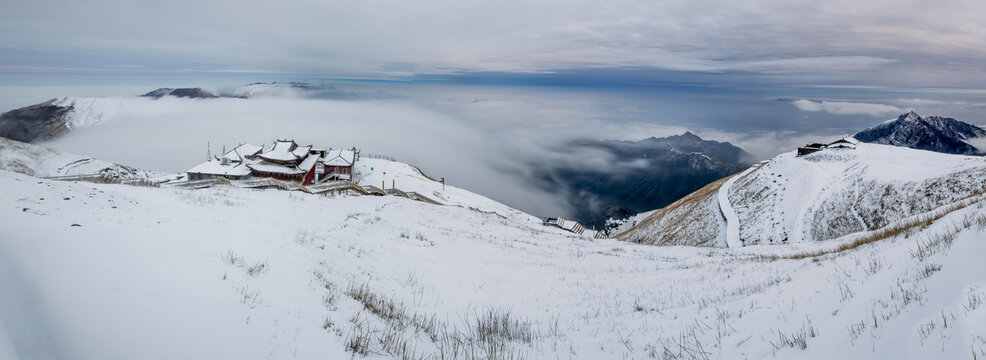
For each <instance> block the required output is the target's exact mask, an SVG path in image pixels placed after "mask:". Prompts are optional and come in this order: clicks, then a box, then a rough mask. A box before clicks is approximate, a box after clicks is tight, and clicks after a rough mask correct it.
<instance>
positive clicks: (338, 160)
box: [188, 140, 359, 185]
mask: <svg viewBox="0 0 986 360" xmlns="http://www.w3.org/2000/svg"><path fill="white" fill-rule="evenodd" d="M358 159H359V150H357V149H356V148H352V149H349V150H346V149H322V148H315V147H313V146H311V145H308V146H300V145H298V144H297V143H295V142H294V140H277V141H275V142H274V143H273V144H272V145H271V146H270V147H269V148H267V150H266V151H264V147H263V146H257V145H252V144H240V145H239V146H237V147H236V148H234V149H233V150H230V151H228V152H226V153H224V154H223V155H222V156H218V157H216V158H214V159H210V160H209V161H206V162H204V163H201V164H199V165H197V166H195V167H193V168H191V169H189V170H188V180H189V181H195V180H205V179H209V178H214V177H223V178H227V179H230V180H242V179H245V178H247V177H251V176H253V177H269V178H275V179H279V180H288V181H298V182H300V183H302V184H303V185H311V184H315V183H319V182H323V181H327V180H352V177H353V167H354V165H355V164H356V160H358Z"/></svg>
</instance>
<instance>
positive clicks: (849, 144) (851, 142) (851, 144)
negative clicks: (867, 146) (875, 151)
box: [798, 136, 859, 156]
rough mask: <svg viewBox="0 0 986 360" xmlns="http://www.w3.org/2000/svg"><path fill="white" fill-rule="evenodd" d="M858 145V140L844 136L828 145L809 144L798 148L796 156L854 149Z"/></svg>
mask: <svg viewBox="0 0 986 360" xmlns="http://www.w3.org/2000/svg"><path fill="white" fill-rule="evenodd" d="M858 144H859V140H856V139H854V138H852V137H851V136H846V137H843V138H841V139H839V140H836V141H833V142H830V143H828V144H822V143H811V144H808V145H805V146H799V147H798V156H805V155H808V154H811V153H814V152H818V151H821V150H823V149H855V148H856V145H858Z"/></svg>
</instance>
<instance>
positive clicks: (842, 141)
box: [829, 136, 859, 145]
mask: <svg viewBox="0 0 986 360" xmlns="http://www.w3.org/2000/svg"><path fill="white" fill-rule="evenodd" d="M835 144H852V145H856V144H859V140H856V139H855V138H852V137H848V136H847V137H844V138H841V139H839V140H836V141H833V142H831V143H829V145H835Z"/></svg>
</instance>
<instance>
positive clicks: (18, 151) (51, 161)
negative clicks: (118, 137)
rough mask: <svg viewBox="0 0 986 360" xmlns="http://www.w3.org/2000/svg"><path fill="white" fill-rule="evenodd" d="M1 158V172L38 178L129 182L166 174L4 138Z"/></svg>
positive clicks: (0, 151) (0, 148)
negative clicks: (75, 177) (76, 177)
mask: <svg viewBox="0 0 986 360" xmlns="http://www.w3.org/2000/svg"><path fill="white" fill-rule="evenodd" d="M0 155H2V156H0V170H7V171H11V172H16V173H21V174H25V175H29V176H37V177H52V176H71V175H92V174H105V175H109V176H113V177H115V178H119V179H121V180H126V179H148V178H152V177H159V176H163V175H164V174H159V173H153V172H149V171H144V170H139V169H135V168H132V167H129V166H124V165H120V164H114V163H111V162H108V161H103V160H98V159H94V158H91V157H88V156H83V155H78V154H72V153H68V152H64V151H59V150H56V149H52V148H49V147H45V146H39V145H32V144H27V143H22V142H19V141H14V140H9V139H4V138H0Z"/></svg>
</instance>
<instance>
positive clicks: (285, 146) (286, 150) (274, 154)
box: [257, 140, 308, 161]
mask: <svg viewBox="0 0 986 360" xmlns="http://www.w3.org/2000/svg"><path fill="white" fill-rule="evenodd" d="M297 147H298V144H295V142H294V140H278V141H276V142H274V146H272V147H271V148H270V150H267V151H266V152H264V153H261V154H259V155H257V156H259V157H261V158H264V159H267V160H272V161H293V160H298V158H300V156H298V155H297V154H295V153H294V152H293V150H294V149H295V148H297ZM305 152H306V153H307V152H308V150H305Z"/></svg>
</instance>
